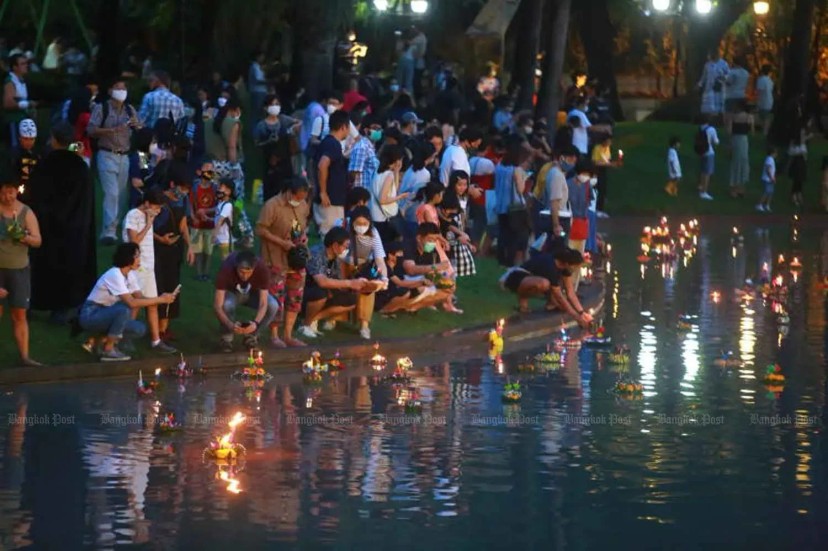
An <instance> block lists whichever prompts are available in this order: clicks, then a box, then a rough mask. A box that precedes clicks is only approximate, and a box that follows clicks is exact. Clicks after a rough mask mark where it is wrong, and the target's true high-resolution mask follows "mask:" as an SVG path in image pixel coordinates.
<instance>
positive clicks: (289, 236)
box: [256, 176, 310, 348]
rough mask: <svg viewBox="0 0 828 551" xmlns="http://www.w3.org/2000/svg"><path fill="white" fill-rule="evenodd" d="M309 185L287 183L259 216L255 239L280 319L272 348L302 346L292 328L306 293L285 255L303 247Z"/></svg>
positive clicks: (297, 179) (299, 274) (302, 277)
mask: <svg viewBox="0 0 828 551" xmlns="http://www.w3.org/2000/svg"><path fill="white" fill-rule="evenodd" d="M308 191H309V186H308V181H307V180H305V179H304V178H302V177H301V176H294V177H293V178H291V179H290V181H289V183H288V185H287V189H286V190H285V191H283V192H282V193H280V194H279V195H276V196H275V197H272V198H270V199H268V200H267V202H266V203H265V204H264V207H263V208H262V211H261V213H259V221H258V222H257V223H256V235H258V236H259V239H260V240H261V243H262V254H261V256H262V260H264V262H265V264H266V265H267V266H268V268H269V270H270V290H271V294H273V295H274V296H276V298H277V300H279V303H280V306H281V312H282V315H283V319H281V320H276V323H275V324H274V326H273V327H272V328H271V342H272V344H273V346H274V347H277V348H284V347H285V346H291V347H294V346H304V345H305V343H303V342H302V341H300V340H298V339H295V338H293V327H294V326H295V325H296V318H297V317H298V316H299V312H300V311H301V309H302V297H303V294H304V289H305V272H304V270H291V269H290V265H289V262H288V255H289V253H290V251H291V249H294V248H296V247H305V246H306V244H307V242H308V236H307V225H308V218H309V217H310V204H309V203H308ZM280 322H282V323H283V324H284V339H280V338H279V328H278V325H282V323H280Z"/></svg>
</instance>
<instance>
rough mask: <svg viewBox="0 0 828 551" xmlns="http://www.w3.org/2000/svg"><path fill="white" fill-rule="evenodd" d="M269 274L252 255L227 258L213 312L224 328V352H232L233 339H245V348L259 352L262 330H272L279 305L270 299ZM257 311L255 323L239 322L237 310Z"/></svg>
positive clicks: (217, 285)
mask: <svg viewBox="0 0 828 551" xmlns="http://www.w3.org/2000/svg"><path fill="white" fill-rule="evenodd" d="M269 287H270V270H268V269H267V266H265V264H264V262H262V261H261V260H259V259H258V258H256V255H255V254H253V252H251V251H239V252H236V253H232V254H231V255H230V256H228V257H227V258H226V259H225V260H224V262H222V264H221V268H219V272H218V275H217V276H216V294H215V298H214V300H213V310H214V311H215V313H216V317H217V318H218V320H219V324H221V350H222V352H232V351H233V336H234V335H242V337H243V341H244V347H245V348H247V349H250V348H258V347H259V338H258V332H259V329H260V328H262V327H264V328H265V329H266V330H269V329H268V328H269V327H270V324H271V323H272V322H273V320H274V319H275V318H276V314H277V313H278V312H279V302H278V301H277V300H276V299H275V298H274V297H272V296H271V295H270V293H269ZM238 306H247V307H248V308H250V309H252V310H255V312H256V314H255V315H254V316H253V319H252V320H250V321H246V322H240V321H236V308H237V307H238Z"/></svg>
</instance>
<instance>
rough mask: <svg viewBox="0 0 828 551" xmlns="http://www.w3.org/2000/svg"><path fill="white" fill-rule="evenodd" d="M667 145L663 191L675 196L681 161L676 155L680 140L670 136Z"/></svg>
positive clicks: (679, 180)
mask: <svg viewBox="0 0 828 551" xmlns="http://www.w3.org/2000/svg"><path fill="white" fill-rule="evenodd" d="M667 145H668V146H669V148H668V149H667V185H666V186H664V191H666V192H667V195H672V196H673V197H675V196H676V195H678V185H679V182H681V161H680V160H679V156H678V150H679V147H680V146H681V142H680V141H679V138H678V136H671V137H670V141H669V143H668V144H667Z"/></svg>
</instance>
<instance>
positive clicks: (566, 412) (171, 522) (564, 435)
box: [0, 223, 828, 550]
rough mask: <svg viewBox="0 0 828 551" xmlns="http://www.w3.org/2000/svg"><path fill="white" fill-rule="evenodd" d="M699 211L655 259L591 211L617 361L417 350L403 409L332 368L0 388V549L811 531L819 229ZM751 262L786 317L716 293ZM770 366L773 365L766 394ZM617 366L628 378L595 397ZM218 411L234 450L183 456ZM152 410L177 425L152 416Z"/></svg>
mask: <svg viewBox="0 0 828 551" xmlns="http://www.w3.org/2000/svg"><path fill="white" fill-rule="evenodd" d="M720 226H721V227H716V228H713V227H703V228H702V233H701V235H700V236H699V237H698V240H697V241H698V242H697V247H695V250H694V252H695V254H694V255H692V258H690V257H688V258H687V259H686V261H685V258H684V257H679V258H678V259H676V260H675V262H671V263H668V264H665V265H664V266H661V265H659V264H658V263H656V262H650V263H649V264H640V263H639V262H638V261H637V259H636V256H637V255H638V254H639V251H640V244H639V233H640V230H641V226H640V225H635V224H631V223H626V224H620V223H616V224H614V225H613V226H612V228H611V241H612V246H613V251H614V258H613V260H612V263H611V268H610V273H609V276H608V280H607V285H608V292H607V305H606V309H605V311H604V317H603V321H604V327H605V331H606V334H607V335H609V336H611V337H612V338H613V339H614V343H615V344H625V345H628V346H629V348H630V357H631V361H630V363H629V365H628V366H627V367H626V368H625V367H624V366H618V365H611V364H610V362H609V356H608V354H606V353H602V352H600V351H595V350H593V349H588V348H582V349H581V350H580V351H575V350H571V351H569V352H568V353H566V354H565V355H564V356H565V357H564V359H563V362H562V363H561V364H560V365H558V364H555V365H554V366H553V367H551V368H547V369H543V370H538V371H536V372H534V373H518V372H516V368H517V366H518V365H519V364H521V363H524V362H525V361H526V358H527V354H528V355H530V356H531V355H534V354H535V353H538V352H543V351H544V349H545V348H546V344H545V343H543V342H537V343H534V344H535V349H533V350H521V351H512V352H513V353H510V350H509V345H508V343H507V349H506V351H505V355H504V357H503V373H500V372H499V369H498V367H497V365H492V363H491V362H489V360H488V358H487V357H486V356H487V353H486V346H485V344H482V343H481V349H480V355H479V357H476V358H459V357H453V356H452V354H451V349H450V345H449V346H446V345H445V344H440V343H438V345H437V346H436V347H435V348H437V350H436V351H432V352H431V355H430V357H429V356H425V355H423V354H422V352H423V351H422V348H423V347H418V348H417V349H412V351H411V358H412V359H413V361H414V368H413V370H412V372H411V376H412V384H413V385H415V386H416V387H417V389H418V392H419V398H420V400H421V402H422V404H423V411H422V414H413V413H409V414H405V412H403V411H400V407H399V406H398V405H397V403H398V392H396V391H395V389H394V388H392V387H391V386H389V385H387V384H383V383H382V382H381V381H379V380H378V376H377V375H375V374H374V373H373V372H372V370H371V369H370V368H369V367H367V366H353V365H351V366H346V370H345V371H344V372H342V373H340V374H339V375H338V376H337V377H335V378H334V377H330V376H326V377H325V381H324V383H323V384H322V385H321V386H318V387H308V386H306V385H303V383H302V380H301V378H300V376H299V375H297V374H293V375H277V376H276V377H275V378H274V379H273V380H271V381H269V382H267V383H266V384H264V386H263V388H262V389H261V391H259V392H257V391H256V390H255V389H254V388H248V389H245V388H244V386H243V384H242V383H240V382H236V381H230V380H228V378H227V377H226V376H224V375H213V376H209V377H207V378H206V379H205V380H191V381H187V382H185V383H183V384H178V383H177V382H176V381H174V380H166V381H164V382H165V384H164V387H163V388H162V389H160V390H159V392H158V393H157V395H156V396H155V397H153V398H151V399H146V398H145V399H139V398H137V397H136V392H135V381H133V380H129V381H126V380H118V381H95V382H78V383H62V384H54V385H37V386H29V387H23V388H14V389H11V388H8V389H4V390H3V395H2V396H0V415H2V416H3V419H4V420H5V421H4V422H3V423H2V424H0V454H2V457H0V536H1V537H2V539H1V540H0V548H3V549H5V548H8V549H11V548H15V547H27V546H28V547H30V548H38V549H40V548H42V549H63V550H67V549H79V548H94V549H110V548H116V547H119V546H128V547H131V548H139V549H140V548H147V549H198V550H210V549H228V548H229V549H234V548H235V549H245V550H246V549H298V548H302V549H317V548H320V549H321V548H338V549H374V548H377V549H389V548H398V549H413V548H418V549H492V548H510V549H543V550H548V549H563V548H567V549H593V548H599V547H610V548H619V547H621V548H627V547H630V548H631V547H644V548H664V549H666V548H699V547H705V548H719V547H722V548H733V547H739V548H742V547H749V546H753V547H756V548H788V547H794V548H797V549H808V548H819V547H822V548H825V542H826V539H825V537H826V520H825V519H827V518H828V476H827V472H828V440H826V437H825V423H826V422H828V409H826V399H827V398H826V362H825V357H826V345H827V344H828V338H826V302H825V298H824V294H825V293H824V291H823V289H822V285H821V282H822V281H823V276H824V275H826V274H828V231H822V230H817V229H813V228H810V229H809V228H801V229H800V230H799V233H798V236H797V237H798V239H797V241H796V242H795V243H792V240H791V229H790V227H788V226H787V225H784V226H775V227H769V228H763V227H755V226H752V225H751V226H749V225H747V224H746V225H745V226H744V228H742V229H740V235H743V236H744V237H743V242H738V241H736V242H734V241H733V239H732V230H731V226H730V225H727V224H726V223H722V224H720ZM733 243H736V245H735V246H734V245H733ZM780 254H782V255H784V257H785V264H784V265H782V266H781V267H780V266H779V265H778V257H779V255H780ZM793 256H797V258H798V259H799V260H801V262H802V264H803V267H802V268H801V269H795V270H793V271H794V272H795V275H796V277H795V278H794V275H793V274H792V272H791V269H790V268H789V267H788V264H789V263H790V260H791V259H792V258H793ZM685 264H686V265H685ZM764 264H767V265H768V268H769V271H771V272H772V273H771V274H770V276H771V277H773V276H775V275H776V274H777V273H780V274H782V275H783V276H784V279H785V284H786V285H787V286H788V293H787V297H786V306H787V308H786V313H787V317H788V318H789V320H784V319H780V313H779V312H775V311H774V306H773V301H771V300H766V299H763V298H762V297H761V296H758V294H757V296H748V297H745V296H742V295H741V294H740V293H737V292H736V289H737V288H741V287H742V286H743V282H744V281H745V279H747V278H752V279H753V280H754V281H755V282H757V283H758V281H759V278H760V275H761V271H762V268H763V265H764ZM794 279H795V281H794ZM777 309H778V307H777ZM783 317H784V316H783ZM680 320H684V322H685V323H683V324H679V321H680ZM780 321H781V322H783V323H780ZM785 321H787V322H788V323H784V322H785ZM506 332H507V334H508V332H509V328H508V326H507V327H506ZM728 352H732V355H730V356H729V360H727V361H723V360H722V358H723V357H727V353H728ZM438 354H440V355H438ZM722 364H724V365H722ZM773 364H779V366H780V369H781V372H782V373H783V374H784V377H785V382H784V384H781V385H777V386H778V388H775V389H770V390H769V389H768V387H767V386H766V385H765V384H764V381H763V378H764V376H765V374H766V369H767V367H768V366H769V365H773ZM297 371H298V366H297ZM144 376H145V377H147V378H152V374H144ZM619 377H621V378H624V379H626V378H629V379H630V380H633V381H636V382H640V384H641V385H642V392H641V393H640V394H636V395H632V396H626V395H619V394H617V393H616V392H614V389H615V387H616V383H617V381H618V380H619ZM507 380H508V381H511V382H514V381H517V380H519V381H520V382H521V385H522V393H523V396H522V400H521V401H520V403H519V404H515V405H504V403H503V402H502V399H501V393H502V391H503V388H504V384H505V383H506V382H507ZM774 390H775V392H774ZM156 401H157V404H156ZM236 411H240V412H243V413H244V415H246V417H247V418H246V420H245V421H244V422H242V423H241V424H240V425H239V426H238V428H237V429H236V432H235V438H236V440H237V441H238V442H240V443H242V444H244V446H245V447H246V450H247V452H246V454H245V456H244V461H241V462H239V463H238V464H237V465H236V466H235V467H232V468H230V467H226V466H219V465H217V464H216V463H215V462H214V461H211V460H207V461H205V459H204V457H203V450H204V449H205V447H206V446H207V445H208V444H209V443H210V441H211V440H212V439H214V438H215V437H216V436H218V435H220V434H222V433H224V432H226V431H227V430H228V422H229V421H230V418H231V417H232V416H233V414H234V413H235V412H236ZM166 412H174V414H175V416H176V419H178V420H179V421H180V422H181V423H182V424H183V425H184V428H183V429H182V430H181V431H179V432H176V433H172V434H166V435H162V434H158V433H157V432H156V431H155V430H154V426H155V424H156V421H157V419H158V417H159V415H163V414H164V413H166ZM222 472H223V473H224V474H222ZM222 477H224V479H222Z"/></svg>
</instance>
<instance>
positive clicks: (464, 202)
mask: <svg viewBox="0 0 828 551" xmlns="http://www.w3.org/2000/svg"><path fill="white" fill-rule="evenodd" d="M468 204H469V200H468V199H460V208H461V209H463V210H466V205H468Z"/></svg>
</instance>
